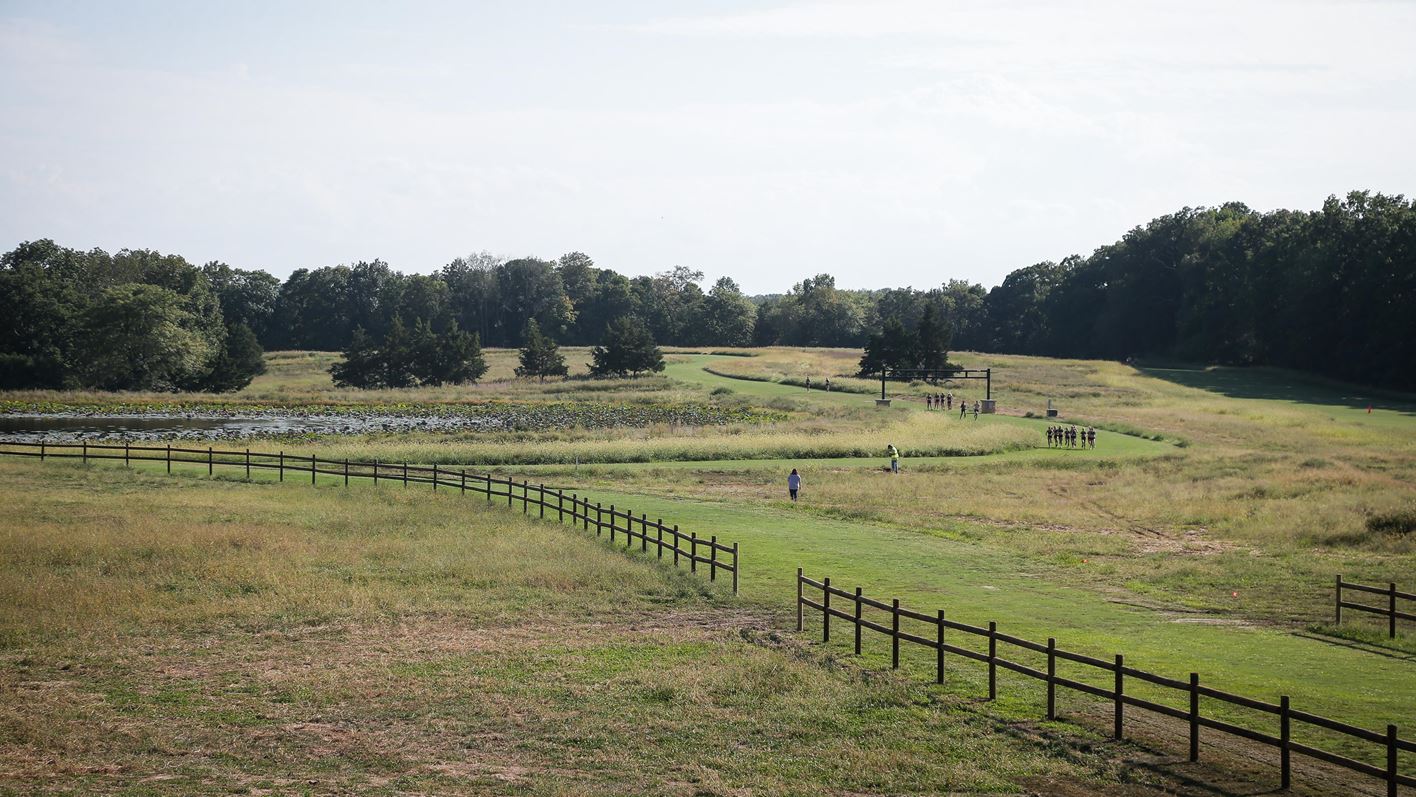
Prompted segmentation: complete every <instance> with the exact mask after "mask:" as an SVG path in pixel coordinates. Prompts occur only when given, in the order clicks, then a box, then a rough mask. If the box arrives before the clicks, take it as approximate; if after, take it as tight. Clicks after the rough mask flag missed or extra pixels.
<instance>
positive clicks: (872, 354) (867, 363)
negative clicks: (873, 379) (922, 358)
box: [860, 316, 918, 376]
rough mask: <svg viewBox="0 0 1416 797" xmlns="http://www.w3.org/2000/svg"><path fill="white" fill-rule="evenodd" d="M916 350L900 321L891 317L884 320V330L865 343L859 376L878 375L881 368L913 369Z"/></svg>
mask: <svg viewBox="0 0 1416 797" xmlns="http://www.w3.org/2000/svg"><path fill="white" fill-rule="evenodd" d="M917 348H918V344H917V343H916V342H915V338H914V336H913V335H911V334H910V333H909V332H907V331H906V330H905V325H904V324H901V323H900V319H898V318H895V317H894V316H891V317H890V318H888V319H886V321H885V326H884V328H882V329H881V330H880V332H879V333H877V334H875V335H871V336H870V340H869V341H867V342H866V344H865V355H864V356H863V357H861V358H860V375H861V376H871V375H879V373H880V371H881V369H883V368H910V367H913V365H914V363H913V359H914V352H915V350H916V349H917Z"/></svg>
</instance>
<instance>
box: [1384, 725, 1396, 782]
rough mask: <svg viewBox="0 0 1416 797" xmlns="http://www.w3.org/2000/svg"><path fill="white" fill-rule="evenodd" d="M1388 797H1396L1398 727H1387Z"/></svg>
mask: <svg viewBox="0 0 1416 797" xmlns="http://www.w3.org/2000/svg"><path fill="white" fill-rule="evenodd" d="M1386 741H1387V761H1386V764H1387V765H1386V782H1387V797H1396V726H1395V725H1388V726H1387V740H1386Z"/></svg>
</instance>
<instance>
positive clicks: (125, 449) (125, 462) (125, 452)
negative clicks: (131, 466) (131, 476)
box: [123, 440, 128, 468]
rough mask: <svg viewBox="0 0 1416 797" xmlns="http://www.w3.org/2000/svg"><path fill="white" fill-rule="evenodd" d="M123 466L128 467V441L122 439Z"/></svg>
mask: <svg viewBox="0 0 1416 797" xmlns="http://www.w3.org/2000/svg"><path fill="white" fill-rule="evenodd" d="M123 467H125V468H126V467H128V441H127V440H124V441H123Z"/></svg>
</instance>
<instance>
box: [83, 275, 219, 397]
mask: <svg viewBox="0 0 1416 797" xmlns="http://www.w3.org/2000/svg"><path fill="white" fill-rule="evenodd" d="M182 305H183V302H182V297H181V295H179V294H178V293H177V292H176V291H174V290H171V289H168V288H164V287H161V286H159V285H145V284H142V283H127V284H123V285H115V286H113V287H111V288H106V289H104V291H103V292H102V293H101V294H100V295H99V296H98V297H97V299H96V300H95V301H94V302H93V303H92V304H90V305H89V306H88V307H86V308H85V310H84V313H83V315H82V316H81V317H80V318H79V330H80V331H79V335H80V339H81V341H82V344H81V346H80V348H79V360H78V363H77V370H78V373H79V374H80V377H81V379H82V383H83V384H85V385H87V386H90V387H96V388H98V389H100V390H177V389H178V388H180V387H181V386H183V385H187V384H193V383H196V382H199V381H200V380H201V378H202V377H203V376H205V375H206V374H207V372H208V367H207V366H208V360H209V359H210V358H211V357H212V356H213V354H214V352H213V351H212V348H213V347H212V345H211V341H209V340H207V339H206V338H204V337H203V335H202V333H201V329H200V327H199V325H198V323H197V319H196V318H194V317H193V316H192V314H191V313H190V312H188V311H187V310H186V309H185V308H184V307H183V306H182Z"/></svg>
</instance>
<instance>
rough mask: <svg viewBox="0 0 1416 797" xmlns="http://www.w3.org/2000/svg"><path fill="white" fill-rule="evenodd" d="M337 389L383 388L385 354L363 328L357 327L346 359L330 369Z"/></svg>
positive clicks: (346, 351)
mask: <svg viewBox="0 0 1416 797" xmlns="http://www.w3.org/2000/svg"><path fill="white" fill-rule="evenodd" d="M329 373H330V376H331V377H333V379H334V384H335V386H337V387H382V386H383V374H384V366H383V354H382V353H381V352H380V351H379V347H378V344H377V343H375V342H374V339H373V338H371V337H369V334H368V333H367V332H365V331H364V328H363V327H355V328H354V334H353V335H352V336H351V337H350V339H349V346H348V348H346V349H345V350H344V359H343V360H341V361H339V362H337V363H335V364H334V365H331V366H330V367H329Z"/></svg>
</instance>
